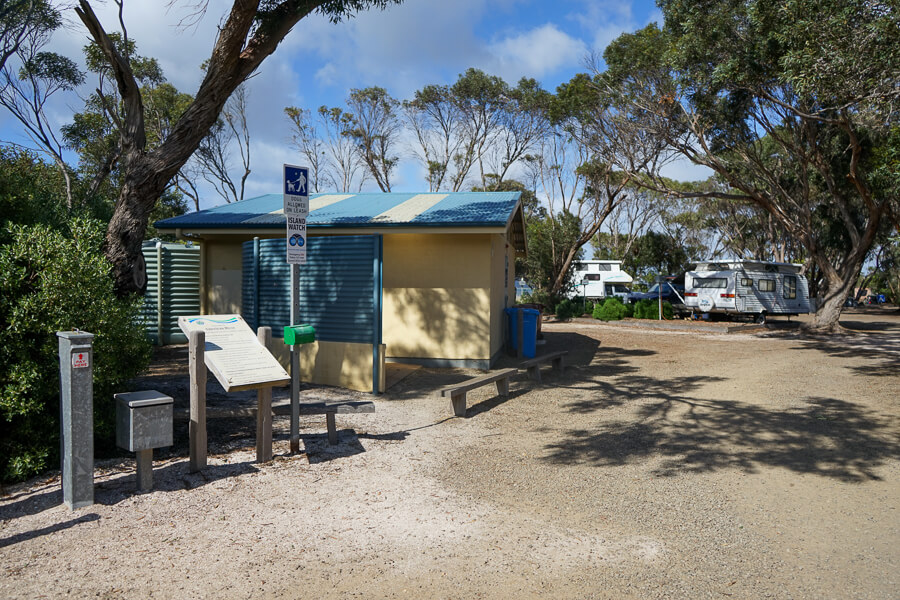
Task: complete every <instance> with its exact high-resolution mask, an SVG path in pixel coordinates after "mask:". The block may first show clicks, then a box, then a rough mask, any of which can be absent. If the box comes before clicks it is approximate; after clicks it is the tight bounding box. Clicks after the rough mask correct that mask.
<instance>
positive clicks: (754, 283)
mask: <svg viewBox="0 0 900 600" xmlns="http://www.w3.org/2000/svg"><path fill="white" fill-rule="evenodd" d="M684 304H685V306H686V307H687V308H689V309H691V310H693V311H697V312H702V313H731V314H740V315H756V317H757V320H758V321H759V322H760V323H762V322H765V320H766V316H767V315H798V314H800V313H808V312H810V303H809V284H808V283H807V281H806V277H804V276H803V275H801V274H800V265H796V264H790V263H778V262H765V261H758V260H731V261H709V262H700V263H697V266H696V267H695V270H693V271H688V272H687V273H685V275H684Z"/></svg>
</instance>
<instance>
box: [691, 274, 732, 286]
mask: <svg viewBox="0 0 900 600" xmlns="http://www.w3.org/2000/svg"><path fill="white" fill-rule="evenodd" d="M694 287H695V288H725V287H728V280H727V279H725V278H724V277H694Z"/></svg>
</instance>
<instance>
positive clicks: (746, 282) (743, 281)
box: [741, 277, 753, 287]
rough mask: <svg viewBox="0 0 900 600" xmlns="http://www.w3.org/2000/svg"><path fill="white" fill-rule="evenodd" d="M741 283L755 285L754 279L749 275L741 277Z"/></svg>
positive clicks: (748, 285) (747, 285)
mask: <svg viewBox="0 0 900 600" xmlns="http://www.w3.org/2000/svg"><path fill="white" fill-rule="evenodd" d="M741 285H742V286H744V287H753V280H752V279H748V278H747V277H741Z"/></svg>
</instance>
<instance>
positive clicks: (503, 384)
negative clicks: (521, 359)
mask: <svg viewBox="0 0 900 600" xmlns="http://www.w3.org/2000/svg"><path fill="white" fill-rule="evenodd" d="M497 393H498V394H500V395H501V396H503V397H504V398H508V397H509V378H508V377H506V378H503V379H498V380H497Z"/></svg>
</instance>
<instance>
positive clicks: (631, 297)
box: [625, 282, 684, 306]
mask: <svg viewBox="0 0 900 600" xmlns="http://www.w3.org/2000/svg"><path fill="white" fill-rule="evenodd" d="M659 286H660V284H658V283H657V284H654V286H653V287H652V288H650V290H649V291H647V292H629V293H628V295H627V296H625V301H626V302H627V303H628V304H636V303H637V302H638V301H639V300H658V299H659V296H660V291H659ZM662 286H663V289H662V299H663V302H668V303H669V304H671V305H672V306H676V305H681V304H684V301H683V298H684V286H683V285H681V284H678V283H671V282H666V283H663V284H662ZM676 291H677V292H678V293H677V294H676V293H675V292H676Z"/></svg>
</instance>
